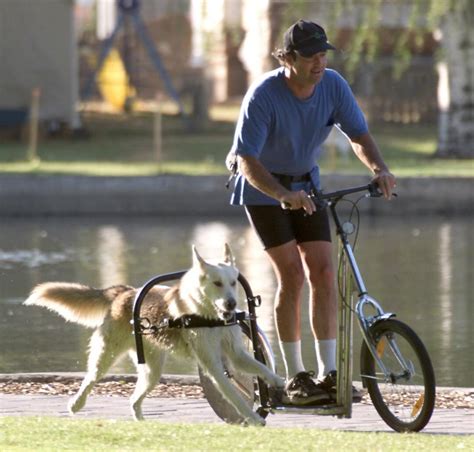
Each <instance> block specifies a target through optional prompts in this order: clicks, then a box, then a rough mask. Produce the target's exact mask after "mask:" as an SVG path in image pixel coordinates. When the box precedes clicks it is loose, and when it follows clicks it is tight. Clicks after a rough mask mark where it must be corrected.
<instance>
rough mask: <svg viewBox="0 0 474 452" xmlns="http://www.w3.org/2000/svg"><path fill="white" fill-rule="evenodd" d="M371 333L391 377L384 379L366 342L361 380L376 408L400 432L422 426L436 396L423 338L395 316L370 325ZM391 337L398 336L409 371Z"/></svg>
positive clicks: (429, 414) (364, 344) (398, 344)
mask: <svg viewBox="0 0 474 452" xmlns="http://www.w3.org/2000/svg"><path fill="white" fill-rule="evenodd" d="M369 336H370V337H372V338H373V339H374V341H375V344H374V345H375V348H376V350H377V354H378V356H379V358H380V359H381V360H382V362H383V364H384V365H385V366H386V368H387V370H388V371H389V373H390V378H391V380H392V381H390V382H387V381H385V380H386V379H385V377H384V375H383V372H381V371H380V372H379V369H378V367H379V366H377V364H376V360H375V359H374V357H373V356H372V354H371V353H370V351H369V347H368V346H367V344H366V343H365V342H364V343H363V344H362V348H361V377H362V384H363V385H364V387H366V388H367V390H368V392H369V395H370V398H371V400H372V403H373V404H374V407H375V409H376V410H377V412H378V414H379V415H380V417H381V418H382V419H383V420H384V421H385V423H386V424H387V425H388V426H390V427H391V428H392V429H393V430H395V431H397V432H417V431H420V430H422V429H423V428H424V427H425V426H426V424H427V423H428V422H429V420H430V418H431V415H432V414H433V409H434V404H435V398H436V384H435V375H434V371H433V366H432V364H431V360H430V357H429V355H428V352H427V351H426V348H425V346H424V345H423V342H422V341H421V340H420V338H419V337H418V336H417V334H416V333H415V332H414V331H413V330H412V329H411V328H410V327H409V326H408V325H406V324H405V323H403V322H400V321H399V320H395V319H387V320H383V321H379V322H376V323H375V324H374V325H372V326H371V327H370V330H369ZM388 340H390V341H391V340H395V342H396V345H397V346H398V348H399V350H400V352H401V354H402V356H403V358H404V359H405V360H406V361H405V362H407V363H408V365H409V367H411V369H410V370H409V371H408V372H407V369H404V368H403V366H402V365H401V364H400V362H399V360H398V359H397V357H396V356H395V354H394V352H393V346H392V345H391V344H390V343H389V342H388ZM376 367H377V369H376Z"/></svg>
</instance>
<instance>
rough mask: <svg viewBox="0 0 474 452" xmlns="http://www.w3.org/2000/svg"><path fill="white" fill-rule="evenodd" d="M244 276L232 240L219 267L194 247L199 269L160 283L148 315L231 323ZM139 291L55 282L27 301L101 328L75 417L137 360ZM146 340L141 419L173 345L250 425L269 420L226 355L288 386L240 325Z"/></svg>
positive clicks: (136, 395) (161, 333)
mask: <svg viewBox="0 0 474 452" xmlns="http://www.w3.org/2000/svg"><path fill="white" fill-rule="evenodd" d="M238 274H239V272H238V270H237V268H236V267H235V264H234V259H233V257H232V253H231V251H230V248H229V246H228V245H227V244H226V246H225V257H224V261H223V262H220V263H217V264H211V263H208V262H205V261H204V260H203V259H202V258H201V257H200V256H199V254H198V252H197V251H196V249H195V248H194V247H193V265H192V267H191V269H190V270H189V271H187V272H186V273H185V274H184V276H183V277H182V278H181V279H180V281H179V283H178V285H177V286H175V287H172V288H170V287H167V286H162V285H160V286H155V287H154V288H153V289H152V290H151V291H150V292H149V293H148V295H147V296H146V297H145V299H144V300H143V303H142V306H141V310H140V316H141V317H143V318H147V319H148V320H149V321H150V323H151V324H152V325H156V326H158V325H165V324H166V322H167V321H168V320H174V319H177V318H180V317H182V316H184V315H194V316H199V318H205V319H209V320H211V321H212V320H228V319H230V318H232V317H233V315H234V313H235V308H236V298H237V295H236V290H237V277H238ZM136 293H137V290H136V289H135V288H133V287H129V286H113V287H110V288H108V289H104V290H100V289H94V288H91V287H88V286H84V285H80V284H72V283H57V282H52V283H45V284H40V285H39V286H37V287H36V288H35V289H34V290H33V291H32V293H31V295H30V296H29V298H28V299H27V300H26V301H25V304H27V305H37V306H45V307H46V308H48V309H51V310H52V311H55V312H57V313H58V314H60V315H62V316H63V317H64V318H65V319H66V320H68V321H71V322H75V323H79V324H81V325H84V326H86V327H89V328H95V331H94V333H93V335H92V337H91V341H90V351H89V357H88V370H87V374H86V376H85V378H84V380H83V382H82V385H81V387H80V389H79V391H78V393H77V394H76V395H75V396H74V397H73V398H72V399H71V400H70V402H69V405H68V408H69V411H70V412H71V414H74V413H76V412H77V411H79V410H80V409H81V408H82V407H83V406H84V405H85V403H86V398H87V396H88V394H89V393H90V391H91V389H92V387H93V386H94V384H95V383H96V382H97V381H98V380H100V379H101V378H103V377H104V375H105V374H106V372H107V371H108V369H109V368H110V366H111V365H112V364H113V363H114V362H115V361H116V360H117V359H118V358H119V357H120V356H121V355H122V354H124V353H125V352H129V354H130V356H131V357H132V358H134V360H135V362H136V350H135V340H134V336H133V335H132V330H133V328H132V325H131V322H130V321H131V319H132V317H133V315H132V310H133V302H134V299H135V296H136ZM143 338H144V350H145V358H146V359H145V361H146V364H143V365H137V371H138V378H137V384H136V387H135V390H134V392H133V394H132V396H131V400H130V402H131V409H132V413H133V416H134V418H135V419H136V420H141V419H143V415H142V409H141V404H142V401H143V399H144V398H145V396H146V395H147V394H148V393H149V392H150V391H151V390H152V389H153V388H154V386H155V385H156V384H157V383H158V381H159V379H160V376H161V374H162V368H163V364H164V361H165V357H166V352H167V351H168V350H171V351H173V352H177V353H180V354H181V355H184V356H185V357H186V356H187V357H189V356H194V357H195V358H196V359H197V362H198V364H199V365H200V366H201V369H202V370H203V371H204V372H205V373H206V374H207V375H209V377H210V378H211V379H212V380H213V382H214V383H215V385H216V387H218V388H219V390H220V391H221V392H222V394H223V395H224V397H225V398H226V399H227V400H228V401H229V402H230V403H231V404H232V405H233V406H234V407H235V408H236V410H237V411H238V412H239V413H240V414H241V415H242V417H243V418H244V419H246V423H248V424H253V425H264V424H265V421H264V419H263V418H262V417H261V416H259V415H258V414H257V413H255V412H254V411H253V410H252V408H251V407H250V406H249V405H248V404H247V403H246V402H245V400H244V399H243V398H242V397H241V396H240V395H239V393H238V391H237V389H236V388H235V387H234V386H233V384H232V383H231V382H230V380H229V378H228V377H227V376H226V375H225V369H224V366H223V363H222V356H226V357H227V358H228V359H229V360H230V361H231V362H232V363H233V365H234V366H235V368H236V369H239V370H241V371H243V372H245V373H248V374H253V375H257V376H259V377H261V378H263V379H264V380H265V381H266V382H267V383H268V384H269V385H271V386H273V387H278V388H281V387H283V386H284V380H283V379H282V378H281V377H279V376H278V375H276V374H274V373H273V372H272V371H270V370H269V369H268V368H267V367H266V366H265V365H263V364H262V363H260V362H258V361H257V360H255V359H254V358H253V357H252V356H251V355H250V354H249V353H248V352H247V351H246V350H245V348H244V345H243V340H242V333H241V330H240V327H239V325H238V324H235V323H234V324H232V325H231V326H217V327H200V328H168V327H163V328H157V329H156V330H155V331H154V333H153V334H150V335H144V336H143Z"/></svg>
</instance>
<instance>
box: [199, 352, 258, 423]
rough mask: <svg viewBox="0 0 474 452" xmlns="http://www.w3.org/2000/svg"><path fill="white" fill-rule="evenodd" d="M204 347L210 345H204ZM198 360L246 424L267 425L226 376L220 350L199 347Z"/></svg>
mask: <svg viewBox="0 0 474 452" xmlns="http://www.w3.org/2000/svg"><path fill="white" fill-rule="evenodd" d="M203 345H204V347H205V346H206V345H208V344H203ZM195 353H196V358H197V360H198V363H199V364H200V366H201V368H202V369H203V370H204V371H205V372H206V373H207V374H208V375H209V376H210V377H211V379H212V380H213V381H214V383H215V385H216V386H217V388H218V389H219V390H220V392H221V393H222V395H223V396H224V397H225V398H226V399H227V400H228V401H229V402H230V403H231V404H232V405H233V406H234V408H235V409H236V410H237V412H238V413H240V414H241V415H242V417H243V418H244V419H245V422H244V423H245V424H249V425H265V419H263V418H262V417H261V416H260V415H258V414H257V413H255V412H254V411H253V410H252V407H250V406H249V405H248V404H247V403H246V402H245V400H244V399H243V398H242V396H241V395H240V394H239V392H238V390H237V389H236V388H235V386H234V385H233V384H232V383H231V382H230V380H229V378H228V377H227V376H226V375H225V374H224V366H223V364H222V360H221V359H220V356H221V353H220V350H219V348H217V349H216V348H214V347H210V348H203V347H199V348H197V349H196V350H195Z"/></svg>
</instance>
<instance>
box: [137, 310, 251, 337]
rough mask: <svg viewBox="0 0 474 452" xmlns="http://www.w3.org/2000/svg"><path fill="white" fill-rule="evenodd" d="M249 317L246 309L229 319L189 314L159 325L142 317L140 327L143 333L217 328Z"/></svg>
mask: <svg viewBox="0 0 474 452" xmlns="http://www.w3.org/2000/svg"><path fill="white" fill-rule="evenodd" d="M248 319H249V316H248V313H247V312H245V311H242V312H235V313H234V314H233V316H232V317H231V318H230V319H229V320H218V319H208V318H206V317H203V316H200V315H196V314H188V315H183V316H181V317H177V318H175V319H173V318H168V319H163V320H162V321H161V322H160V323H159V324H158V325H153V324H152V323H151V322H150V320H149V319H148V318H146V317H142V318H141V319H140V320H141V322H140V328H141V333H142V334H155V333H157V332H158V331H159V330H162V329H164V328H178V329H181V328H184V329H186V328H216V327H221V326H232V325H236V324H237V323H238V322H241V321H243V320H248Z"/></svg>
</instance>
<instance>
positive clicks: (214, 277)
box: [179, 244, 239, 320]
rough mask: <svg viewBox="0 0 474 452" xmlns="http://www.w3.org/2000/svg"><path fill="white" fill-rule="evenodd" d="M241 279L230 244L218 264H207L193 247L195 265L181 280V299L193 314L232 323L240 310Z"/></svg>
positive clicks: (226, 246)
mask: <svg viewBox="0 0 474 452" xmlns="http://www.w3.org/2000/svg"><path fill="white" fill-rule="evenodd" d="M238 276H239V271H238V270H237V268H236V267H235V263H234V258H233V256H232V251H231V249H230V247H229V245H228V244H226V245H225V248H224V259H223V260H222V261H220V262H217V263H210V262H206V261H205V260H204V259H203V258H202V257H201V256H200V255H199V253H198V251H197V250H196V247H195V246H193V265H192V267H191V269H190V270H189V271H188V272H187V273H186V274H185V275H184V276H183V278H182V279H181V282H180V288H179V289H180V290H179V291H180V298H181V300H182V301H184V302H185V303H186V306H187V310H189V311H191V313H193V314H198V315H202V316H204V317H207V318H218V319H221V320H229V319H230V318H232V316H233V315H234V312H235V308H236V307H237V278H238Z"/></svg>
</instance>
